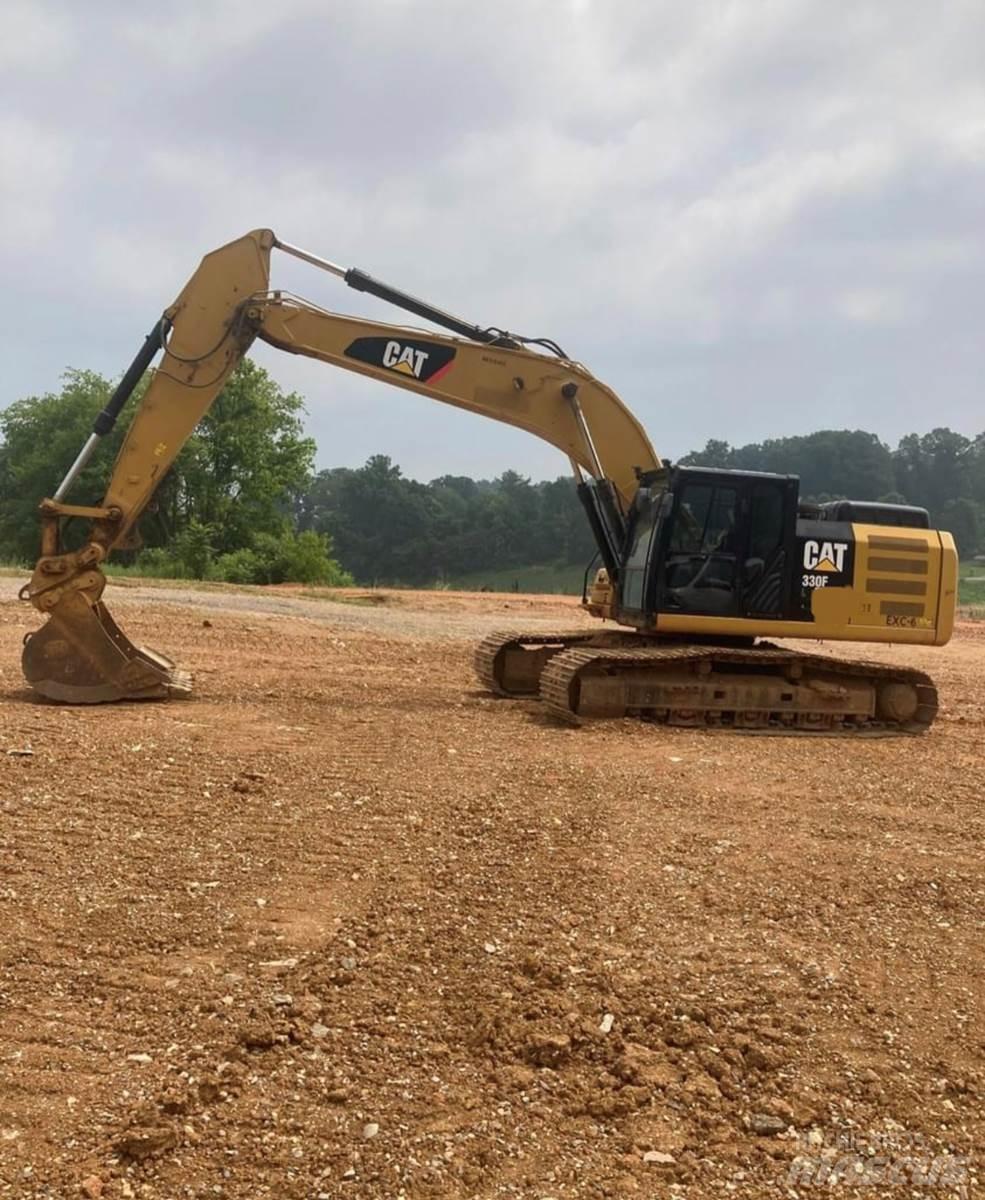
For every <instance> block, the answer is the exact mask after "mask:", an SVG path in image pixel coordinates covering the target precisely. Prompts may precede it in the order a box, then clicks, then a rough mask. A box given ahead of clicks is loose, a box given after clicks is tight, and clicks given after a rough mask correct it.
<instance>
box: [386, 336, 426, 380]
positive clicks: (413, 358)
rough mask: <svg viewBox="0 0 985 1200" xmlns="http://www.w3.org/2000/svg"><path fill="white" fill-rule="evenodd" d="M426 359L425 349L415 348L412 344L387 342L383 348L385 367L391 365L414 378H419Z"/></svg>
mask: <svg viewBox="0 0 985 1200" xmlns="http://www.w3.org/2000/svg"><path fill="white" fill-rule="evenodd" d="M427 360H428V355H427V351H425V350H415V349H414V347H413V346H401V344H400V343H399V342H387V344H386V347H385V348H384V350H383V365H384V366H385V367H392V368H393V369H394V370H395V371H402V372H403V373H404V374H405V375H413V376H414V378H415V379H420V377H421V372H422V371H423V370H424V364H425V363H426V362H427Z"/></svg>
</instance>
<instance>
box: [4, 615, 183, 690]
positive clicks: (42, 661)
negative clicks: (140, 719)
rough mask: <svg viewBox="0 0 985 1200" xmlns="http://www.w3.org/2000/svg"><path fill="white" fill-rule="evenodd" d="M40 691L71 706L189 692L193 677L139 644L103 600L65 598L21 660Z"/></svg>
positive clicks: (28, 644)
mask: <svg viewBox="0 0 985 1200" xmlns="http://www.w3.org/2000/svg"><path fill="white" fill-rule="evenodd" d="M21 663H22V666H23V668H24V674H25V676H26V677H27V681H28V683H30V685H31V687H33V688H34V690H35V691H37V692H40V693H41V695H42V696H47V697H48V699H49V700H59V701H62V702H64V703H66V704H104V703H106V702H107V701H111V700H163V699H167V698H169V697H181V696H187V695H189V693H190V692H191V676H190V675H188V674H186V673H185V672H184V671H179V670H177V669H176V667H175V664H174V663H173V662H172V661H171V660H170V659H169V658H165V657H164V655H162V654H157V653H155V651H153V650H147V649H145V648H144V647H142V646H135V645H134V644H133V642H131V641H130V639H129V638H128V637H127V636H126V634H125V633H124V632H123V631H122V630H121V629H120V627H119V626H118V625H117V624H116V622H115V621H114V620H113V618H112V617H111V616H110V615H109V611H108V610H107V608H106V606H105V605H104V604H103V602H102V601H101V600H97V601H96V602H95V603H94V604H90V603H89V601H88V600H87V599H86V597H85V596H84V595H82V594H81V593H80V592H74V593H71V592H70V593H69V594H67V595H66V596H64V597H63V598H62V599H61V600H60V601H59V602H58V604H56V605H55V607H54V608H53V609H52V610H51V614H50V616H49V617H48V620H47V622H46V624H45V625H43V626H42V627H41V629H39V630H38V631H37V633H31V634H28V636H27V638H26V639H25V642H24V653H23V656H22V659H21Z"/></svg>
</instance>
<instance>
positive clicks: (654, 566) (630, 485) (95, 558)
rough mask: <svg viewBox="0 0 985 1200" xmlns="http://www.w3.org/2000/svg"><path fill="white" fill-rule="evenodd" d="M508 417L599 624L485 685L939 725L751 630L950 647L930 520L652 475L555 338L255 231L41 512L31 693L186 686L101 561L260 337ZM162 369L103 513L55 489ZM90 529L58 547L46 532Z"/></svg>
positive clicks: (203, 272)
mask: <svg viewBox="0 0 985 1200" xmlns="http://www.w3.org/2000/svg"><path fill="white" fill-rule="evenodd" d="M275 248H276V249H278V250H280V251H282V252H285V253H287V254H289V255H293V256H294V257H295V258H299V259H302V260H303V261H305V262H307V263H309V264H311V265H312V266H315V267H318V268H321V269H323V270H325V271H327V272H329V273H330V274H332V275H335V276H337V277H339V278H341V279H343V280H344V281H345V283H346V284H348V285H349V286H350V287H353V288H355V289H357V290H359V291H362V292H365V293H368V294H370V295H373V296H376V297H378V298H380V299H382V300H386V301H388V302H390V303H392V304H394V305H396V306H398V307H400V308H402V309H403V310H405V311H407V312H410V313H412V314H414V315H415V316H416V317H419V318H422V319H423V320H425V321H427V322H429V324H431V325H435V326H438V327H440V328H443V329H446V330H448V331H449V332H450V333H451V334H454V335H455V336H447V335H446V334H444V333H441V334H439V333H434V332H430V331H426V330H421V329H414V328H409V327H404V326H398V325H389V324H381V323H379V322H375V321H366V320H359V319H355V318H352V317H348V316H342V315H338V314H336V313H332V312H329V311H326V310H325V309H322V308H319V307H317V306H316V305H313V304H311V303H308V302H306V301H304V300H301V299H299V298H297V297H295V296H293V295H291V294H288V293H285V292H282V291H271V290H270V257H271V252H272V251H273V250H274V249H275ZM256 338H260V339H262V340H263V341H265V342H267V343H269V344H270V345H272V346H276V347H278V348H279V349H281V350H286V351H289V352H290V353H292V354H303V355H307V356H309V357H311V358H316V359H320V360H321V361H322V362H325V363H329V364H331V365H333V366H336V367H342V368H344V369H345V370H348V371H356V372H358V373H359V374H362V375H368V376H370V377H372V378H374V379H378V380H381V381H382V382H384V383H390V384H395V385H396V386H398V387H402V388H407V389H409V390H410V391H413V392H419V393H421V394H422V395H425V396H430V397H431V398H432V399H434V400H440V401H442V402H444V403H446V404H451V405H454V406H455V407H456V408H462V409H467V410H468V411H470V412H474V413H477V414H479V415H481V416H485V417H491V418H492V419H494V420H497V421H503V422H506V423H507V424H509V425H514V426H516V427H517V428H519V429H525V430H527V431H528V432H530V433H532V434H534V435H535V436H537V437H540V438H543V439H544V440H545V441H547V442H550V443H551V444H552V445H554V446H556V447H557V448H558V449H559V450H561V451H562V452H563V453H564V454H565V455H567V457H568V459H569V461H570V463H571V466H572V469H573V471H574V475H575V479H576V483H577V490H578V495H579V497H580V499H581V501H582V504H583V506H584V508H585V512H586V516H587V519H588V521H589V523H590V525H591V529H592V532H593V534H594V537H595V541H596V544H597V547H598V552H597V561H598V563H599V566H598V570H597V571H596V573H595V575H594V578H593V580H592V582H591V583H590V584H589V582H588V577H589V573H590V572H589V571H586V586H585V588H584V589H583V596H582V599H583V603H584V605H585V607H586V608H587V610H588V612H590V613H591V614H592V615H593V616H596V617H600V618H604V619H605V620H606V621H608V622H611V624H608V625H605V626H600V627H599V628H598V630H597V631H593V630H591V629H579V630H574V631H569V632H557V633H553V634H544V633H534V634H530V635H525V634H523V633H518V632H516V631H510V632H507V633H502V634H493V635H491V636H490V637H488V638H486V640H485V641H484V642H482V644H481V645H480V646H479V647H478V648H477V650H476V656H475V665H476V670H477V673H478V676H479V678H480V680H481V681H482V683H483V684H484V685H485V686H486V687H487V688H488V689H489V690H491V691H493V692H495V693H498V694H500V695H505V696H536V695H538V694H539V695H540V697H541V699H542V700H543V701H544V703H545V704H546V705H547V707H548V708H549V709H550V710H551V711H552V712H553V713H555V714H557V715H558V716H559V717H561V718H563V719H565V720H567V721H571V722H574V723H578V722H580V721H583V720H585V719H587V718H596V717H622V716H627V715H629V716H639V717H643V718H645V719H648V720H653V721H661V722H667V723H670V724H673V725H685V726H701V727H725V728H733V729H741V730H759V731H767V732H788V733H832V732H835V733H842V734H852V735H856V736H857V735H864V734H879V733H899V732H905V733H918V732H921V731H923V730H925V729H927V728H928V727H929V725H930V724H931V722H932V721H933V719H934V716H935V713H936V711H937V692H936V689H935V688H934V685H933V682H932V681H931V679H930V678H929V677H928V676H927V675H925V674H924V673H923V672H921V671H917V670H913V669H910V668H908V667H905V666H903V665H893V664H888V663H869V662H860V661H853V660H849V659H841V658H834V657H830V656H827V655H823V654H812V653H801V652H798V651H795V650H792V649H788V648H781V647H778V646H776V645H775V644H773V643H772V642H770V641H764V640H762V639H764V638H782V639H789V638H798V639H808V640H811V641H818V640H821V639H824V640H832V641H859V642H892V643H902V644H904V645H936V646H940V645H943V644H944V643H945V642H947V641H948V639H949V638H950V636H951V632H952V627H953V623H954V613H955V602H956V592H957V555H956V553H955V548H954V542H953V540H952V538H951V536H950V535H949V534H947V533H943V532H939V531H937V530H932V529H931V528H930V522H929V519H928V516H927V513H926V511H925V510H923V509H919V508H915V507H910V506H907V505H889V504H874V503H866V502H856V501H849V500H843V501H836V502H833V503H830V504H822V505H809V504H805V503H802V502H801V501H800V499H799V494H798V492H799V486H798V480H797V478H796V477H795V476H789V475H771V474H761V473H756V472H745V471H723V470H713V469H707V468H703V467H692V466H676V467H672V466H670V465H669V464H666V463H663V462H661V460H660V458H659V457H658V456H657V454H656V453H655V452H654V450H653V448H652V446H651V445H650V442H649V440H648V438H647V436H646V433H645V432H644V431H643V429H642V427H641V426H640V424H639V422H638V421H637V420H636V418H635V417H634V416H633V415H632V413H631V412H630V411H629V410H628V409H627V408H626V406H625V405H624V404H623V403H622V401H621V400H620V399H619V397H618V396H617V395H616V394H615V393H614V392H613V391H612V390H611V389H610V388H608V387H606V386H605V385H604V384H603V383H600V382H599V381H598V380H597V379H595V378H594V377H593V376H592V375H591V373H590V372H589V371H588V370H587V369H586V368H585V367H584V366H582V365H581V364H579V363H577V362H575V361H574V360H572V359H570V358H568V356H567V355H566V354H565V353H564V352H563V351H562V350H561V348H560V347H559V346H558V345H557V344H556V343H555V342H553V341H551V340H549V339H546V338H542V339H536V338H522V337H519V336H518V335H516V334H513V333H508V332H506V331H505V330H502V329H497V328H488V327H486V328H484V327H481V326H478V325H473V324H470V323H468V322H467V321H464V320H461V319H459V318H458V317H455V316H453V315H451V314H449V313H446V312H443V311H441V310H440V309H437V308H435V307H433V306H432V305H430V304H428V303H426V302H424V301H422V300H419V299H417V298H415V297H414V296H411V295H408V294H407V293H405V292H401V291H399V290H398V289H396V288H394V287H391V286H390V285H388V284H385V283H383V282H381V281H379V280H377V279H374V278H373V277H372V276H369V275H367V274H365V273H364V272H363V271H360V270H358V269H357V268H348V269H346V268H343V267H340V266H338V265H336V264H335V263H332V262H329V261H328V260H326V259H323V258H320V257H319V256H317V255H314V254H310V253H308V252H307V251H305V250H302V249H300V248H299V247H297V246H293V245H290V244H288V243H286V242H282V241H280V240H279V239H278V238H277V237H276V236H275V235H274V234H273V232H272V231H270V230H269V229H260V230H254V231H253V232H252V233H249V234H247V235H246V236H245V237H241V238H239V239H238V240H236V241H233V242H230V243H229V244H228V245H225V246H222V247H220V248H219V249H218V250H214V251H213V252H212V253H210V254H208V255H206V257H205V258H204V259H203V260H202V263H201V265H200V266H199V268H198V270H197V271H196V272H195V274H194V275H193V276H192V278H191V279H190V280H189V282H188V283H187V285H186V286H185V288H184V290H183V291H182V292H181V294H180V295H179V296H178V298H177V300H176V301H175V302H174V304H172V305H171V306H170V307H169V308H168V309H166V310H165V312H164V314H163V316H162V317H161V318H160V319H159V320H158V321H156V322H155V324H154V326H153V328H152V330H151V332H150V334H149V335H148V336H147V339H146V341H145V342H144V345H143V347H142V349H141V350H140V351H139V353H138V354H137V356H136V358H135V359H134V361H133V363H132V364H131V366H130V367H129V368H128V370H127V371H126V373H125V374H124V376H123V378H122V379H121V381H120V384H119V386H118V387H117V389H116V391H115V392H114V394H113V396H112V398H111V399H110V400H109V401H108V403H107V405H106V407H105V409H104V410H103V411H102V412H101V413H99V415H98V416H97V417H96V420H95V424H94V426H93V432H92V434H91V436H90V437H89V439H88V441H87V442H86V444H85V446H84V447H83V449H82V450H81V452H80V454H79V456H78V458H77V459H76V461H75V463H73V465H72V466H71V468H70V470H69V471H68V473H67V475H66V476H65V478H64V480H63V481H62V483H61V485H60V487H59V488H58V490H57V491H56V492H55V494H54V497H53V498H51V499H46V500H44V501H42V503H41V524H42V534H41V556H40V558H39V560H38V562H37V565H36V567H35V570H34V573H33V575H32V577H31V580H30V582H29V583H28V584H27V585H26V586H25V588H24V589H23V590H22V597H23V598H25V599H28V600H30V602H31V603H32V604H33V605H34V606H35V607H36V608H37V609H39V610H40V611H41V612H42V613H44V614H46V616H47V621H46V622H45V623H44V625H43V626H42V627H41V628H40V629H39V630H38V631H37V632H36V633H33V634H30V635H29V636H28V637H27V639H26V642H25V646H24V653H23V668H24V673H25V676H26V677H27V679H28V681H29V682H30V684H31V685H32V687H34V688H35V689H36V690H37V691H38V692H39V693H41V694H42V695H44V696H46V697H48V698H50V699H53V700H57V701H62V702H67V703H80V704H92V703H99V702H103V701H112V700H126V699H150V698H163V697H168V696H180V695H183V694H187V693H188V691H189V689H190V680H189V678H188V676H187V675H185V674H184V673H183V672H180V671H179V670H177V668H176V667H175V665H174V663H172V662H171V661H170V660H169V659H167V658H166V657H164V656H163V655H161V654H158V653H155V652H153V651H150V650H147V649H144V648H140V647H137V646H135V645H133V643H131V642H130V640H129V639H128V638H127V637H126V635H125V634H124V633H123V632H122V630H120V629H119V628H118V626H117V625H116V623H115V622H114V621H113V619H112V617H111V616H110V614H109V612H108V611H107V609H106V607H105V605H104V603H103V600H102V594H103V589H104V587H105V583H106V578H105V576H104V574H103V572H102V570H101V569H100V565H101V563H103V562H104V561H105V560H106V559H107V557H108V556H109V555H110V553H111V552H112V551H113V550H114V549H119V548H126V547H131V546H133V545H135V544H138V541H139V539H138V538H137V533H136V529H135V522H136V521H137V519H138V518H139V516H140V515H141V513H142V512H143V511H144V509H145V508H146V507H147V505H148V503H149V501H150V500H151V498H152V496H153V494H154V491H155V489H156V488H157V487H158V485H159V484H160V482H161V480H162V479H163V478H164V476H165V473H166V472H167V471H168V469H169V467H170V466H171V464H172V463H173V462H174V460H175V457H176V456H177V454H178V452H179V451H180V450H181V448H182V446H183V445H184V443H185V441H186V440H187V438H188V437H189V435H190V434H191V433H192V431H193V430H194V428H195V426H196V425H197V423H198V422H199V420H200V419H201V418H202V416H203V415H204V414H205V412H206V411H207V410H208V408H209V406H210V405H211V404H212V402H213V401H214V400H215V398H216V396H217V395H218V394H219V392H220V391H221V390H222V388H223V385H224V384H225V383H226V381H227V380H228V379H229V376H230V374H231V373H232V372H233V370H234V369H235V368H236V365H237V363H239V361H240V360H241V359H242V357H243V356H244V355H245V354H246V352H247V351H248V350H249V347H250V345H251V343H252V342H253V341H254V339H256ZM158 353H162V355H163V357H162V359H161V361H160V363H159V365H158V366H157V369H156V370H155V371H154V372H153V376H152V378H151V381H150V384H149V386H148V388H147V390H146V392H145V393H144V396H143V398H142V400H141V401H140V404H139V406H138V408H137V411H136V413H135V415H134V417H133V420H132V423H131V425H130V427H129V429H128V430H127V433H126V436H125V439H124V441H123V444H122V447H121V449H120V453H119V456H118V458H117V460H116V463H115V466H114V469H113V473H112V477H111V479H110V481H109V486H108V489H107V491H106V495H105V496H104V498H103V500H102V503H101V504H99V505H96V506H83V505H73V504H70V503H67V502H66V496H67V494H68V492H69V490H70V488H71V487H72V484H73V482H74V481H75V480H76V478H77V477H78V475H79V472H80V471H81V470H82V468H83V467H84V465H85V463H86V462H87V460H88V458H89V456H90V455H91V453H92V451H93V449H94V447H95V446H96V445H97V444H98V442H99V439H100V438H102V437H104V436H105V435H106V434H107V433H108V432H109V431H110V430H111V429H112V428H113V425H114V423H115V421H116V419H117V417H118V415H119V413H120V410H121V409H122V407H123V405H124V404H125V403H126V401H127V399H128V397H129V396H130V395H131V394H132V392H133V389H134V387H135V386H136V384H137V383H138V382H139V381H140V379H141V378H142V377H143V376H144V374H145V372H146V371H147V370H148V369H149V368H150V367H151V364H152V362H153V360H154V358H155V357H156V356H157V354H158ZM68 518H84V519H85V520H87V521H88V522H89V529H88V536H87V538H86V541H85V544H84V545H83V546H82V547H81V549H78V550H72V551H66V550H65V549H64V547H63V545H62V537H61V531H62V525H63V522H64V521H65V520H66V519H68Z"/></svg>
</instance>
